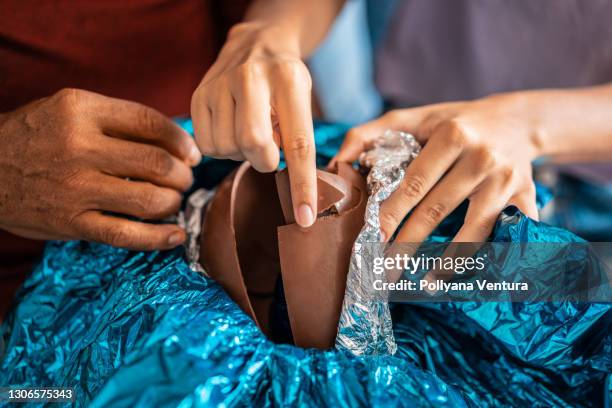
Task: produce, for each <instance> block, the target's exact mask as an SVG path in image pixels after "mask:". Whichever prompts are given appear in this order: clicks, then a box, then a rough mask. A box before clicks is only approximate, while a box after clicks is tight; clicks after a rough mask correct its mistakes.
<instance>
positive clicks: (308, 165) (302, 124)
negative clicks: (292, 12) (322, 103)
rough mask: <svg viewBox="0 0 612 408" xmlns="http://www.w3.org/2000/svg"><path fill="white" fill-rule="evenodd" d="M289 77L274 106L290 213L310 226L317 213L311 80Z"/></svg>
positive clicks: (277, 92) (299, 222)
mask: <svg viewBox="0 0 612 408" xmlns="http://www.w3.org/2000/svg"><path fill="white" fill-rule="evenodd" d="M304 69H305V68H304ZM291 78H292V80H291V81H290V83H288V84H287V83H285V84H283V85H281V86H280V87H278V88H277V89H276V92H275V94H274V100H273V105H274V109H275V110H276V113H277V116H278V123H279V126H280V132H281V146H282V149H283V151H284V152H285V159H286V161H287V168H288V170H289V180H290V183H291V201H292V202H293V213H294V214H295V219H296V221H297V223H298V224H299V225H300V226H302V227H309V226H311V225H312V224H313V223H314V222H315V219H316V214H317V173H316V172H317V166H316V160H315V159H316V157H315V143H314V130H313V125H312V112H311V109H310V106H311V105H310V80H309V77H306V78H301V77H300V76H299V75H293V76H292V77H291Z"/></svg>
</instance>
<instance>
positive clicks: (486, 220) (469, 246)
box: [424, 174, 513, 281]
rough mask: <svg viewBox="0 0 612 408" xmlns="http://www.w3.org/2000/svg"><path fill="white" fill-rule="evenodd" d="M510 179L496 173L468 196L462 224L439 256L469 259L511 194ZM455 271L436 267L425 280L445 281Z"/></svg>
mask: <svg viewBox="0 0 612 408" xmlns="http://www.w3.org/2000/svg"><path fill="white" fill-rule="evenodd" d="M512 181H513V180H512V178H511V177H510V176H509V175H508V174H506V175H504V174H498V175H495V176H491V177H489V178H488V179H486V180H485V181H484V182H483V183H481V185H480V186H479V188H478V190H477V191H476V192H475V193H474V194H472V196H471V197H470V203H469V205H468V209H467V212H466V215H465V219H464V222H463V225H462V226H461V228H460V229H459V231H458V232H457V234H456V235H455V237H454V238H453V241H452V242H451V243H450V244H449V246H448V247H447V248H446V249H445V251H444V254H443V255H442V259H446V258H457V257H464V258H469V257H472V256H473V255H474V254H475V253H476V252H478V250H479V249H480V248H481V246H482V244H483V243H484V242H486V241H487V239H488V237H489V235H491V232H492V231H493V228H494V226H495V223H496V222H497V219H498V218H499V214H500V213H501V211H502V210H503V209H504V207H505V206H506V203H507V202H508V199H509V197H510V195H511V194H512ZM449 265H453V263H449ZM455 273H457V271H455V270H450V269H436V270H433V271H429V272H428V273H427V274H426V275H425V277H424V279H426V280H429V281H435V280H436V279H443V280H448V279H450V278H452V277H453V276H454V274H455Z"/></svg>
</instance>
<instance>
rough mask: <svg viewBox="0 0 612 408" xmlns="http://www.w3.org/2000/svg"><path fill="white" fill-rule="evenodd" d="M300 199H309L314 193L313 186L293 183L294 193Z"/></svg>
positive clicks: (298, 182) (301, 182)
mask: <svg viewBox="0 0 612 408" xmlns="http://www.w3.org/2000/svg"><path fill="white" fill-rule="evenodd" d="M294 192H295V193H296V195H297V196H298V197H309V196H310V194H311V192H312V186H311V185H310V184H309V183H307V182H305V181H296V182H294V183H293V191H292V194H293V193H294Z"/></svg>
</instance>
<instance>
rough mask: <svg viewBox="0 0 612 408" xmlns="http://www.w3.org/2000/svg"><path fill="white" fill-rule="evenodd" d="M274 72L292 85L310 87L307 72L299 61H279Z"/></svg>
mask: <svg viewBox="0 0 612 408" xmlns="http://www.w3.org/2000/svg"><path fill="white" fill-rule="evenodd" d="M276 70H277V71H278V73H279V75H280V76H281V77H283V78H285V79H287V80H288V81H290V82H292V83H296V84H305V85H307V86H308V87H309V88H310V87H311V86H312V83H311V78H310V75H309V74H308V70H307V69H306V66H305V65H304V64H303V63H302V62H301V61H297V60H289V59H288V60H283V61H279V62H277V63H276Z"/></svg>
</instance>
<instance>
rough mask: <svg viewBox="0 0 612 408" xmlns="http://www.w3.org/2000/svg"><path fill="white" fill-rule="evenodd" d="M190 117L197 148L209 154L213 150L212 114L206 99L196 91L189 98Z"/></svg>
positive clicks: (204, 153) (206, 154)
mask: <svg viewBox="0 0 612 408" xmlns="http://www.w3.org/2000/svg"><path fill="white" fill-rule="evenodd" d="M191 118H192V123H193V133H194V135H195V141H196V143H197V145H198V148H199V149H200V151H201V152H202V154H203V155H205V156H209V155H211V154H212V153H213V152H214V150H215V147H214V145H213V142H212V114H211V113H210V109H209V108H208V103H207V101H206V100H203V99H202V98H201V97H199V96H198V93H197V92H196V93H194V95H193V97H192V99H191Z"/></svg>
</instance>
